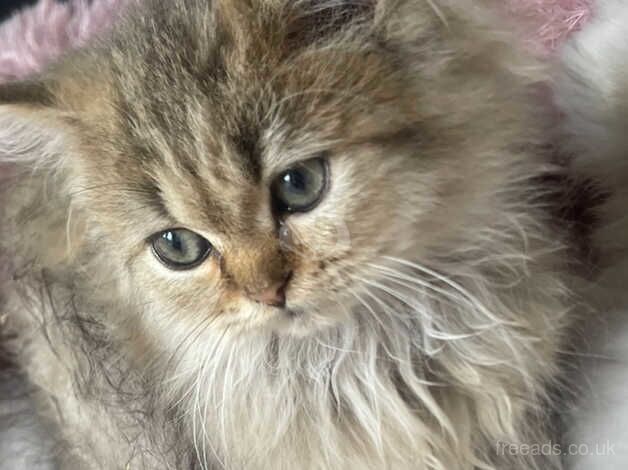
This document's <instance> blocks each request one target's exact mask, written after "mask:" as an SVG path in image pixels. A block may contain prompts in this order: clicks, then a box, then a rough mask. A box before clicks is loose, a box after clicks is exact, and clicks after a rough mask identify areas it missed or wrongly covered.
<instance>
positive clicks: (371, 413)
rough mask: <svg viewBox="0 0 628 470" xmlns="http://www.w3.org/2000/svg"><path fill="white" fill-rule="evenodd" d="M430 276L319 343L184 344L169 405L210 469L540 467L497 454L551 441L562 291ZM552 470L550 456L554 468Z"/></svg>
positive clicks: (392, 288) (267, 337)
mask: <svg viewBox="0 0 628 470" xmlns="http://www.w3.org/2000/svg"><path fill="white" fill-rule="evenodd" d="M511 266H514V264H512V263H511ZM524 266H525V263H523V262H522V263H521V264H520V267H521V268H523V267H524ZM406 267H407V266H406ZM382 269H391V272H394V273H396V274H397V279H398V280H399V278H401V279H404V278H403V276H404V275H403V273H402V271H400V270H392V268H384V267H382ZM424 269H425V268H424ZM528 269H529V267H528ZM426 271H427V272H429V273H431V276H427V278H430V277H431V281H429V282H428V281H425V279H426V277H425V276H424V277H423V278H420V277H416V276H415V277H411V276H410V275H408V274H405V276H406V277H405V282H406V289H405V290H404V289H400V288H399V284H397V285H395V284H390V283H388V284H381V288H382V289H386V290H387V291H388V297H384V296H382V295H381V291H380V293H379V294H374V293H372V292H363V293H360V294H358V296H359V298H360V299H361V307H362V308H359V309H358V311H356V312H355V313H354V314H352V315H351V316H350V319H349V320H348V321H346V322H345V323H343V324H342V325H340V326H337V327H333V328H329V329H327V330H324V331H319V332H318V333H316V334H314V335H311V336H309V337H301V338H295V337H290V336H279V335H275V334H272V333H266V334H252V335H234V334H231V333H230V332H229V331H226V332H224V333H222V334H210V333H202V334H200V335H199V336H198V337H197V338H196V340H195V342H194V343H190V344H186V345H183V346H182V347H181V349H182V350H185V353H184V354H183V355H182V356H181V361H180V362H179V363H178V365H177V367H176V368H175V369H176V370H175V371H174V377H176V378H174V379H172V380H171V381H170V382H169V383H170V385H171V386H172V387H171V391H170V393H171V395H170V396H169V399H170V400H171V401H172V400H174V401H175V402H176V403H178V404H179V405H183V406H182V408H183V410H185V415H186V419H187V420H188V423H189V426H188V427H189V429H190V433H191V438H192V439H193V441H194V443H195V447H196V452H197V455H198V458H199V460H200V461H201V463H202V466H203V467H204V468H214V466H213V465H218V467H217V468H222V467H224V468H239V469H240V468H241V469H249V468H250V469H278V468H279V469H283V468H285V469H289V468H294V465H295V462H298V463H299V468H303V469H320V470H322V469H330V468H334V469H351V468H360V469H382V468H390V469H407V468H416V469H439V470H450V469H453V468H457V469H458V468H459V469H466V468H469V469H470V468H476V467H477V468H506V467H505V466H504V465H506V466H509V467H508V468H511V467H514V466H515V465H522V467H516V468H531V467H532V466H533V465H536V464H538V462H536V463H532V462H528V461H527V460H526V459H528V458H529V456H521V455H515V456H513V455H504V453H503V452H502V453H500V450H499V449H500V448H499V445H500V443H505V444H511V443H515V444H516V443H527V442H537V441H540V440H542V436H539V435H538V432H539V426H538V421H539V420H540V418H539V416H540V415H542V414H543V409H542V408H543V406H544V405H543V403H544V400H545V399H546V398H547V397H545V396H544V395H543V390H544V389H545V386H546V384H545V383H544V381H546V380H551V379H552V378H553V377H554V378H555V370H554V366H553V365H552V362H551V361H548V351H552V350H555V349H556V348H557V344H556V342H559V341H560V340H561V338H560V337H559V336H560V335H557V334H556V331H560V330H561V328H562V327H563V326H561V323H562V319H561V318H556V317H554V318H551V317H550V315H555V314H556V312H563V313H564V309H563V308H562V307H561V305H560V303H561V299H562V297H563V295H564V294H565V291H564V289H563V286H562V285H561V284H560V283H558V282H556V281H555V280H554V279H553V278H552V277H551V275H549V274H547V275H546V274H543V273H541V272H539V273H537V274H535V275H530V273H529V272H528V274H525V273H524V272H523V271H520V272H518V273H517V274H516V277H519V281H518V282H517V283H516V284H512V285H509V286H507V285H505V284H504V285H502V286H501V287H499V288H498V287H496V285H497V284H498V283H499V282H498V278H501V280H502V281H503V282H505V279H506V278H510V277H511V276H513V272H510V273H509V274H507V275H496V274H495V272H494V273H493V274H494V276H492V277H491V276H487V275H485V276H484V277H480V276H479V273H477V274H478V275H476V276H474V277H472V278H470V279H468V280H467V282H466V283H465V284H464V285H463V283H462V282H460V283H458V282H454V281H452V280H449V279H445V278H443V277H439V275H438V274H437V273H436V272H435V271H431V270H426ZM427 272H424V273H423V274H427ZM411 279H415V280H419V279H421V282H423V283H424V284H425V285H424V287H423V288H417V287H416V285H415V284H408V283H409V282H410V280H411ZM410 285H413V286H414V287H413V289H414V292H413V293H410V291H409V290H408V289H407V287H408V286H410ZM402 286H403V284H402ZM489 286H490V287H491V288H490V289H489V288H488V287H489ZM541 286H542V287H541ZM539 293H542V294H545V295H540V294H539ZM382 299H386V300H382ZM497 308H499V312H500V316H499V317H497V316H493V315H492V314H491V312H492V311H495V310H494V309H497ZM524 311H525V314H526V315H524V314H523V313H524ZM470 332H472V333H470ZM182 397H183V398H182ZM535 413H538V415H535ZM522 423H523V425H522ZM528 425H529V427H528ZM528 429H531V430H532V429H534V430H535V432H536V433H537V435H534V436H531V435H527V433H528ZM548 439H549V438H548ZM478 448H483V449H488V450H487V451H485V453H482V454H478V453H477V451H476V450H477V449H478ZM212 462H213V464H212ZM515 462H516V464H515ZM554 465H558V464H557V463H556V462H553V461H552V460H551V457H550V458H548V461H547V462H544V467H543V468H546V469H548V468H554Z"/></svg>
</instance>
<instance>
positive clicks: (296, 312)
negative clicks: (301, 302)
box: [282, 307, 304, 318]
mask: <svg viewBox="0 0 628 470" xmlns="http://www.w3.org/2000/svg"><path fill="white" fill-rule="evenodd" d="M282 310H283V312H284V314H285V315H286V316H287V317H288V318H297V317H300V316H302V315H303V314H304V311H303V309H300V308H288V307H284V308H282Z"/></svg>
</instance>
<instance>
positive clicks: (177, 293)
mask: <svg viewBox="0 0 628 470" xmlns="http://www.w3.org/2000/svg"><path fill="white" fill-rule="evenodd" d="M189 3H190V4H192V3H194V2H189ZM202 3H203V2H201V4H202ZM198 8H199V10H198V11H192V12H189V13H183V12H182V11H178V12H174V13H172V14H171V17H170V18H164V19H160V20H159V21H157V26H156V28H157V30H159V31H163V35H156V34H151V33H150V25H149V27H148V28H147V29H146V30H145V31H143V32H140V33H133V34H127V36H124V37H123V38H122V39H120V40H119V44H118V45H117V47H116V48H115V49H114V51H115V52H114V53H113V54H110V53H109V54H106V55H107V58H106V60H105V59H103V58H100V59H98V60H100V63H101V64H102V63H105V62H106V63H107V66H103V67H100V68H99V69H98V75H97V76H94V75H92V76H89V77H88V78H87V79H84V78H83V77H73V78H71V79H67V78H66V79H64V80H63V81H62V85H61V86H60V91H59V92H58V94H59V95H60V96H62V97H63V100H65V102H66V105H67V106H68V107H70V108H74V109H76V110H78V111H77V115H78V116H80V117H79V119H78V120H79V121H80V129H81V131H80V142H81V143H80V150H79V152H78V153H79V160H78V162H77V163H75V168H74V169H73V170H72V171H73V172H74V174H75V178H74V179H73V181H74V184H76V188H74V193H75V194H76V196H75V197H76V199H77V204H78V205H80V206H82V207H84V208H86V210H87V211H88V212H91V213H92V214H93V215H94V219H95V220H97V221H98V226H99V230H98V233H99V234H100V238H99V240H98V243H97V244H96V246H97V249H99V250H102V252H103V253H104V254H105V255H106V257H107V258H108V260H109V262H110V263H111V265H110V266H111V269H112V272H116V275H117V276H120V277H122V278H123V279H126V283H125V285H126V287H127V288H128V289H130V292H132V293H133V294H132V295H133V296H134V297H136V298H137V300H138V302H139V304H141V305H143V306H147V307H146V308H147V309H149V310H150V311H151V312H154V313H155V315H159V316H161V317H162V318H168V319H176V320H177V321H178V320H179V319H182V320H183V321H184V322H188V321H189V322H190V324H194V323H195V322H198V320H199V318H208V319H211V323H212V327H213V328H216V329H218V330H222V329H224V328H232V329H238V330H240V329H245V330H246V329H254V330H256V329H267V328H272V329H275V330H278V331H284V332H295V333H299V334H306V333H308V332H309V331H313V330H315V329H317V328H320V327H322V326H324V325H329V324H335V323H337V322H338V321H342V319H343V318H345V316H346V315H351V314H353V312H355V311H357V310H360V309H361V310H365V312H367V310H366V308H365V305H364V304H365V303H368V304H370V305H372V304H373V303H374V302H376V301H375V300H374V296H376V297H378V298H381V299H382V301H383V302H384V303H385V302H387V301H390V299H388V300H387V299H386V298H385V293H384V291H382V290H380V289H378V288H377V284H378V283H379V282H380V281H381V279H380V277H381V276H380V275H381V273H382V271H381V270H380V269H379V268H378V266H381V265H383V264H387V263H388V261H390V260H389V257H396V258H402V259H407V260H409V261H412V262H413V261H419V260H422V259H426V258H427V257H429V256H430V252H431V250H437V249H439V247H440V249H441V252H442V247H443V246H446V245H447V243H448V242H451V240H455V239H456V237H457V236H458V234H459V232H460V231H464V230H472V229H473V224H474V217H475V212H474V208H477V207H478V206H479V205H481V204H486V200H488V199H489V198H490V197H491V193H490V191H491V188H492V185H493V182H496V181H499V180H500V178H501V175H502V173H501V172H502V168H501V167H500V165H499V164H498V163H497V164H496V162H495V161H491V158H492V156H493V155H495V154H498V153H499V152H500V151H501V149H502V147H503V146H504V143H503V142H504V141H506V140H507V139H509V138H510V134H509V132H510V131H511V129H507V130H506V131H504V132H502V131H494V130H493V125H494V120H495V116H496V115H498V116H501V118H502V119H505V120H507V119H511V118H512V115H513V114H514V113H515V112H516V109H514V108H513V109H510V107H509V105H508V102H507V100H504V101H503V102H500V100H499V99H498V98H496V96H495V95H496V93H497V92H496V91H495V88H496V87H495V83H496V82H497V81H499V80H503V79H504V72H503V71H498V70H494V69H493V67H494V63H493V62H492V59H491V57H490V53H491V48H490V47H487V49H486V57H482V58H479V59H478V58H475V59H474V60H480V61H483V63H485V64H486V69H483V70H477V69H470V70H469V71H467V72H464V73H462V72H461V71H460V67H462V66H464V63H461V62H458V63H453V64H449V63H448V60H447V58H446V52H447V50H448V47H449V44H448V41H450V40H451V41H455V40H460V41H462V40H463V39H464V40H468V38H467V37H464V38H463V39H460V38H457V37H452V38H447V37H446V36H447V35H448V34H450V33H449V32H447V31H449V30H446V29H445V28H443V27H441V25H440V24H439V20H438V18H437V16H436V15H435V14H434V12H433V11H431V10H430V9H429V8H427V7H423V6H421V7H417V6H415V7H412V8H413V10H412V12H413V14H415V15H417V16H416V21H415V23H416V28H417V29H418V31H417V32H415V33H413V36H412V37H413V38H414V39H413V40H412V41H411V42H412V44H410V45H407V44H402V43H401V42H399V40H398V39H397V41H396V42H395V41H393V40H391V41H390V42H388V43H386V42H385V41H384V40H383V39H381V37H379V36H378V34H381V35H384V33H385V30H384V29H381V30H378V28H376V27H375V26H372V25H367V26H365V27H364V28H363V30H362V31H361V32H360V33H358V34H356V35H355V37H353V38H348V37H347V38H345V39H342V40H339V39H338V38H336V39H330V40H328V41H325V40H323V41H322V42H321V43H320V45H317V46H314V45H313V43H312V38H308V37H305V36H303V34H301V33H300V32H298V33H295V27H294V25H292V23H291V22H293V21H294V18H292V19H291V16H290V14H287V13H285V12H284V11H283V10H282V8H284V7H281V8H280V7H279V6H277V9H276V10H275V9H273V7H268V5H267V9H266V10H262V9H261V8H260V7H259V6H253V7H252V10H251V11H249V10H246V9H245V8H244V9H243V10H242V11H238V12H235V10H234V11H233V12H231V11H229V9H228V8H225V11H222V12H218V13H208V11H209V9H208V7H207V6H204V7H198ZM406 8H408V7H406ZM296 12H297V13H295V15H296V17H297V18H298V17H299V14H301V15H304V17H305V18H306V19H307V15H305V14H304V13H303V12H300V13H299V11H298V10H296ZM352 13H353V14H355V12H352ZM371 13H372V12H367V16H368V18H366V17H365V18H366V19H365V20H364V21H365V22H368V21H374V20H372V18H371V17H370V15H371ZM247 15H249V16H248V17H247ZM166 16H167V15H166ZM199 18H200V19H199ZM321 18H322V20H325V18H327V16H325V15H323V16H320V17H317V19H316V21H317V23H316V25H319V26H320V21H322V20H321ZM203 19H204V20H206V22H205V23H203ZM300 21H302V22H301V23H299V25H300V26H299V27H305V26H307V25H308V24H309V23H308V22H307V21H306V20H302V19H301V20H300ZM208 24H212V25H213V29H212V32H208V31H207V30H206V29H207V28H208V27H207V25H208ZM399 24H401V23H399ZM183 25H185V26H183ZM203 25H204V26H203ZM203 27H204V28H205V30H203V29H202V28H203ZM317 27H318V26H317ZM210 29H211V28H210ZM463 29H464V26H463V25H462V24H461V25H460V30H461V31H462V30H463ZM378 31H379V32H378ZM137 34H139V36H137ZM459 34H460V35H461V36H464V35H465V34H467V33H463V32H460V33H459ZM201 36H202V37H201ZM302 36H303V37H302ZM306 36H307V35H306ZM428 40H429V41H430V42H431V43H430V45H429V46H424V45H423V42H422V41H428ZM186 41H190V42H191V43H190V44H189V48H187V47H185V48H184V50H179V49H178V47H179V46H177V47H174V46H172V45H171V44H177V45H180V44H185V43H186ZM410 53H412V54H413V55H412V56H409V54H410ZM439 54H440V55H439ZM86 60H87V63H88V64H90V63H91V62H90V59H89V58H88V59H86ZM463 60H464V59H463ZM92 67H93V64H92ZM489 98H490V99H489ZM503 127H504V128H507V126H503ZM489 131H490V132H491V133H492V134H491V135H490V137H488V135H487V132H489ZM500 132H502V133H503V134H504V135H501V134H500ZM485 156H487V157H485ZM378 273H379V274H378ZM365 314H368V313H365Z"/></svg>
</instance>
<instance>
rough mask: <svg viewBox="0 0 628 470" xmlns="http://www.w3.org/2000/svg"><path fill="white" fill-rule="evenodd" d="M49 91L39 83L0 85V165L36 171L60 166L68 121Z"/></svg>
mask: <svg viewBox="0 0 628 470" xmlns="http://www.w3.org/2000/svg"><path fill="white" fill-rule="evenodd" d="M50 90H51V87H50V84H49V83H46V82H44V81H40V80H31V81H21V82H11V83H5V84H2V85H0V163H11V164H15V165H17V166H25V167H38V168H41V167H49V166H56V165H57V164H58V163H59V160H60V158H61V157H62V156H63V155H64V153H65V144H66V142H67V140H68V137H69V132H68V131H69V128H70V126H69V121H70V119H69V116H68V114H67V113H63V112H62V111H61V110H60V109H59V108H58V107H57V105H56V103H55V98H54V95H53V93H52V92H51V91H50Z"/></svg>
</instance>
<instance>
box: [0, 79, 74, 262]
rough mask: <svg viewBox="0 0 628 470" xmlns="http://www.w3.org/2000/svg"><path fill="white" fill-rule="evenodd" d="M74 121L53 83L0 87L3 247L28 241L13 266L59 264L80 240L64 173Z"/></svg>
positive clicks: (39, 82) (34, 81)
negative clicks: (21, 263)
mask: <svg viewBox="0 0 628 470" xmlns="http://www.w3.org/2000/svg"><path fill="white" fill-rule="evenodd" d="M73 120H74V118H73V116H72V113H70V112H66V111H63V110H62V109H61V108H60V107H59V104H58V102H57V101H56V99H55V96H54V94H53V92H52V87H51V84H50V83H47V82H45V81H43V80H31V81H23V82H12V83H7V84H3V85H0V174H1V176H2V179H3V183H2V188H1V191H2V197H1V201H2V203H1V205H0V214H2V231H3V232H4V233H3V242H2V244H3V245H4V244H5V243H8V244H10V243H11V240H13V239H15V237H20V238H21V239H22V240H25V242H24V243H21V244H20V246H21V247H22V249H23V252H22V253H9V256H10V257H11V258H12V259H13V261H14V263H15V262H17V263H20V262H32V261H33V258H36V259H37V261H38V262H41V263H42V264H43V265H51V264H57V263H59V262H60V261H62V260H63V259H66V258H67V257H68V255H69V254H70V252H71V250H70V242H71V243H72V244H75V243H76V242H77V241H78V240H79V239H80V236H78V233H79V232H80V231H81V230H80V229H78V227H79V225H80V223H79V218H78V217H74V218H73V219H74V220H70V213H71V209H70V198H69V189H68V188H69V184H68V180H69V173H68V172H67V171H66V169H67V167H68V166H69V165H71V164H70V163H69V160H70V156H71V155H72V153H73V148H74V147H75V145H74V130H73V125H72V123H73ZM10 250H11V247H10V245H5V246H3V247H2V251H5V252H6V251H10ZM29 252H30V253H29Z"/></svg>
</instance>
